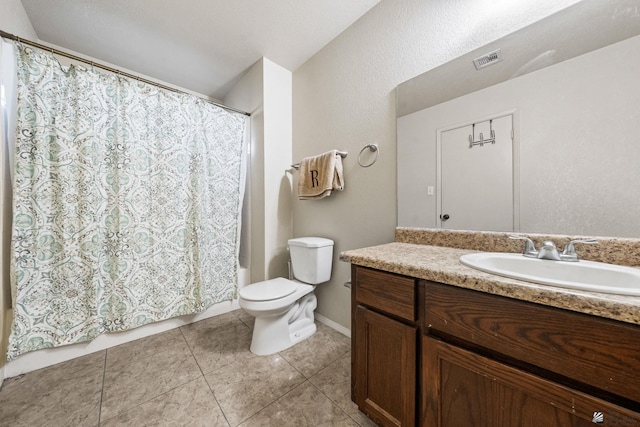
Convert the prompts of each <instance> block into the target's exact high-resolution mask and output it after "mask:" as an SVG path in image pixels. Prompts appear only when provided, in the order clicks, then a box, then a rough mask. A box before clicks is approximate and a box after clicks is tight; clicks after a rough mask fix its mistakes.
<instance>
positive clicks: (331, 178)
mask: <svg viewBox="0 0 640 427" xmlns="http://www.w3.org/2000/svg"><path fill="white" fill-rule="evenodd" d="M333 190H339V191H342V190H344V178H343V176H342V157H341V156H340V155H339V154H338V150H331V151H328V152H326V153H324V154H320V155H319V156H315V157H306V158H304V159H302V161H301V162H300V169H299V177H298V198H299V199H300V200H310V199H322V198H323V197H327V196H330V195H331V191H333Z"/></svg>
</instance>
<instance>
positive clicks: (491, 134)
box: [469, 120, 496, 148]
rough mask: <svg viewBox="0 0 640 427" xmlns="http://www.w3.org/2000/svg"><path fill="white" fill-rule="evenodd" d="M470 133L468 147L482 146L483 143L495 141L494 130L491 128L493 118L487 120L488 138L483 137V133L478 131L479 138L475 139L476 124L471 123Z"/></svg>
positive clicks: (493, 142)
mask: <svg viewBox="0 0 640 427" xmlns="http://www.w3.org/2000/svg"><path fill="white" fill-rule="evenodd" d="M471 132H472V133H473V134H472V135H469V148H473V146H474V145H479V146H480V147H482V146H483V145H484V144H495V143H496V131H495V130H493V120H489V139H484V135H483V134H482V132H480V140H479V141H476V140H475V139H476V124H475V123H474V124H473V125H471Z"/></svg>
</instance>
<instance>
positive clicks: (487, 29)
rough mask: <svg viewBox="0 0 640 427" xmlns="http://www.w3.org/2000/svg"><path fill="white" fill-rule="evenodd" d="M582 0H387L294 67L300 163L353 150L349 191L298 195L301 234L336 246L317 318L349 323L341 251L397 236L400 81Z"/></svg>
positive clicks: (347, 166)
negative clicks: (366, 153)
mask: <svg viewBox="0 0 640 427" xmlns="http://www.w3.org/2000/svg"><path fill="white" fill-rule="evenodd" d="M575 2H576V0H562V1H560V0H526V1H524V0H523V1H518V2H509V1H495V0H475V1H473V2H470V1H463V0H446V1H445V0H438V1H430V2H425V1H424V0H403V1H401V2H399V1H396V0H382V1H381V2H380V3H379V4H378V5H377V6H376V7H374V8H373V9H371V10H370V11H369V12H368V13H367V14H366V15H364V16H363V17H362V18H360V19H359V20H358V21H356V22H355V23H354V24H353V25H352V26H351V27H349V28H347V30H345V31H344V32H343V33H342V34H341V35H340V36H338V37H337V38H336V39H334V40H333V41H332V42H331V43H329V44H328V45H327V46H325V47H324V48H323V49H322V50H321V51H320V52H318V53H317V54H316V55H314V56H313V57H312V58H311V59H309V60H308V61H307V62H306V63H304V64H303V65H302V66H301V67H300V68H298V69H297V70H296V71H295V72H294V74H293V140H294V145H293V158H294V159H295V161H298V160H299V159H300V158H302V157H305V156H311V155H315V154H319V153H322V152H324V151H327V150H330V149H333V148H337V149H341V150H346V151H348V152H349V157H347V158H346V159H345V160H344V176H345V190H344V192H342V193H334V195H332V196H331V197H329V198H326V199H322V200H317V201H314V200H305V201H298V200H295V199H294V201H293V235H294V236H296V237H298V236H312V235H313V236H322V237H328V238H330V239H333V240H334V241H335V243H336V246H335V248H334V267H333V274H332V278H331V281H330V282H328V283H325V284H322V285H319V286H318V287H317V289H316V294H317V296H318V310H317V312H318V314H320V315H321V316H324V317H326V318H328V319H330V320H331V321H334V322H336V323H338V324H340V325H343V326H345V327H350V293H349V292H350V291H349V289H347V288H346V287H344V286H343V284H344V283H345V282H347V281H349V280H350V267H349V265H348V264H346V263H342V262H339V261H338V255H339V253H340V252H341V251H344V250H349V249H354V248H359V247H364V246H371V245H375V244H379V243H385V242H391V241H393V238H394V229H395V227H396V108H395V106H396V100H395V87H396V86H397V85H398V84H400V83H402V82H403V81H405V80H408V79H410V78H412V77H415V76H416V75H418V74H421V73H422V72H424V71H427V70H429V69H431V68H434V67H436V66H438V65H441V64H443V63H444V62H447V61H448V60H450V59H453V58H455V57H457V56H459V55H461V54H463V53H466V52H468V51H470V50H473V49H475V48H478V47H480V46H482V45H484V44H486V43H488V42H489V41H493V40H495V39H497V38H500V37H502V36H504V35H506V34H508V33H511V32H513V31H515V30H517V29H519V28H522V27H524V26H526V25H528V24H531V23H533V22H535V21H537V20H539V19H541V18H543V17H545V16H547V15H549V14H551V13H553V12H555V11H558V10H560V9H563V8H565V7H567V6H569V5H571V4H573V3H575ZM370 143H377V144H378V145H379V146H380V157H379V159H378V161H377V163H376V164H375V165H373V166H371V167H370V168H366V169H365V168H361V167H359V166H358V164H357V162H356V159H357V156H358V153H359V152H360V150H361V149H362V147H364V146H365V145H366V144H370ZM296 184H297V176H295V178H294V182H293V185H294V188H295V185H296ZM294 194H295V193H294Z"/></svg>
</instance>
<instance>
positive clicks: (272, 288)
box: [238, 277, 298, 301]
mask: <svg viewBox="0 0 640 427" xmlns="http://www.w3.org/2000/svg"><path fill="white" fill-rule="evenodd" d="M297 289H298V283H296V282H292V281H291V280H288V279H285V278H283V277H278V278H275V279H271V280H266V281H264V282H258V283H254V284H253V285H249V286H245V287H244V288H242V289H240V290H239V292H238V293H239V294H240V298H242V299H245V300H248V301H271V300H275V299H280V298H284V297H286V296H288V295H291V294H292V293H294V292H295V291H296V290H297Z"/></svg>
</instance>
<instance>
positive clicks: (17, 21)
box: [0, 0, 38, 384]
mask: <svg viewBox="0 0 640 427" xmlns="http://www.w3.org/2000/svg"><path fill="white" fill-rule="evenodd" d="M0 28H2V29H3V30H4V31H7V32H9V33H12V34H15V35H17V36H19V37H23V38H26V39H29V40H37V39H38V36H37V34H36V32H35V30H34V29H33V26H32V25H31V22H30V21H29V18H28V17H27V13H26V12H25V10H24V7H23V6H22V3H21V2H20V0H2V1H0ZM6 155H7V153H6V152H5V151H4V149H0V173H1V174H2V182H3V185H2V188H0V203H1V204H2V208H1V209H0V227H1V228H0V240H1V241H2V249H1V251H0V272H1V275H0V355H2V357H0V384H2V380H3V379H4V378H5V374H4V373H3V372H4V367H5V363H6V362H5V360H6V358H5V357H4V355H5V354H6V352H7V346H8V342H9V333H10V331H11V321H12V319H13V310H12V309H11V290H10V286H9V257H10V245H9V242H10V239H11V210H10V209H8V208H7V209H5V207H7V206H8V203H7V202H8V201H9V200H10V197H11V196H10V194H11V186H10V183H9V182H8V181H7V180H6V177H7V176H8V171H7V170H5V169H6V167H7V159H6V157H5V156H6Z"/></svg>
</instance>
